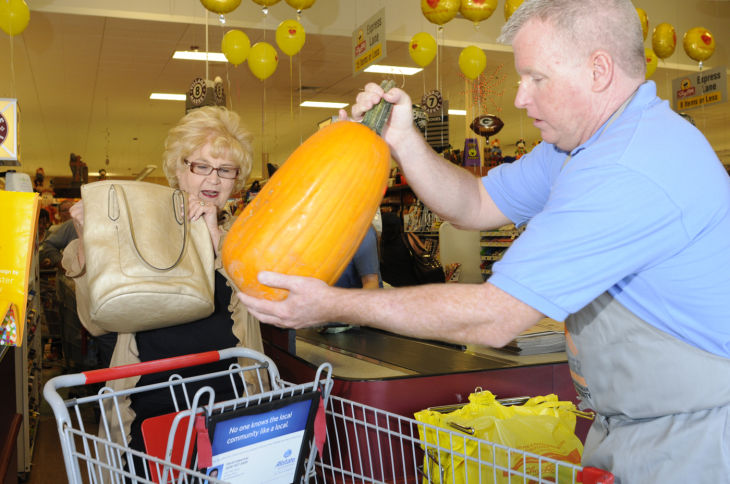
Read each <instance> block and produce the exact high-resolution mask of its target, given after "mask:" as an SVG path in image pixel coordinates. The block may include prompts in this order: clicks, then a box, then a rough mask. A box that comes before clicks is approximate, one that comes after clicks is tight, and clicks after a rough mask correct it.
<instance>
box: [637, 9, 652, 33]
mask: <svg viewBox="0 0 730 484" xmlns="http://www.w3.org/2000/svg"><path fill="white" fill-rule="evenodd" d="M636 13H638V14H639V21H640V22H641V33H642V34H643V35H644V40H646V36H647V35H648V34H649V17H647V16H646V11H645V10H644V9H643V8H639V7H636Z"/></svg>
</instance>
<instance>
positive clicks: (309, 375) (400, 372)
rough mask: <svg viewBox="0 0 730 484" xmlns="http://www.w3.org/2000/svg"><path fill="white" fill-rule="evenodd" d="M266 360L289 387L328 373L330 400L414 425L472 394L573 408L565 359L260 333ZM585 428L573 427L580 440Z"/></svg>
mask: <svg viewBox="0 0 730 484" xmlns="http://www.w3.org/2000/svg"><path fill="white" fill-rule="evenodd" d="M261 332H262V336H263V339H264V348H265V352H266V354H267V355H268V356H269V357H270V358H272V359H273V360H274V361H275V362H276V364H277V367H278V369H279V372H280V374H281V376H282V378H283V379H284V380H286V381H290V382H295V383H304V382H307V381H311V380H313V379H314V375H315V372H316V369H317V367H318V365H320V364H321V363H323V362H329V363H331V364H332V366H333V379H334V387H333V390H332V392H333V394H334V395H337V396H340V397H343V398H347V399H350V400H354V401H357V402H360V403H363V404H365V405H369V406H372V407H375V408H378V409H382V410H386V411H389V412H392V413H395V414H398V415H403V416H405V417H409V418H412V417H413V414H414V413H415V412H417V411H419V410H422V409H424V408H428V407H432V406H440V405H452V404H459V403H465V402H467V401H468V397H469V394H470V393H472V392H473V391H474V390H475V389H476V388H481V389H484V390H489V391H491V392H492V393H493V394H495V395H496V396H497V397H498V398H509V397H520V396H536V395H546V394H550V393H555V394H557V395H558V397H559V398H560V399H561V400H570V401H573V402H575V403H577V395H576V393H575V389H574V387H573V382H572V379H571V377H570V371H569V369H568V363H567V357H566V354H565V353H564V352H560V353H547V354H541V355H530V356H519V355H514V354H510V353H508V352H505V351H501V350H498V349H493V348H483V347H475V346H466V347H463V346H455V345H450V344H446V343H440V342H434V341H424V340H418V339H413V338H408V337H404V336H400V335H396V334H392V333H388V332H384V331H380V330H375V329H371V328H353V329H350V330H349V331H346V332H343V333H335V334H328V333H324V334H321V333H319V332H318V331H317V330H316V329H305V330H298V331H294V330H283V329H279V328H275V327H273V326H268V325H261ZM589 427H590V422H589V421H587V420H584V419H578V424H577V427H576V434H577V435H578V436H579V437H580V438H581V440H585V436H586V434H587V432H588V428H589Z"/></svg>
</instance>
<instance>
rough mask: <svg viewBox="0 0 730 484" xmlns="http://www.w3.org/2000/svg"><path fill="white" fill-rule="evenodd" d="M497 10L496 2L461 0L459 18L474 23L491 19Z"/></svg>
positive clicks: (492, 0)
mask: <svg viewBox="0 0 730 484" xmlns="http://www.w3.org/2000/svg"><path fill="white" fill-rule="evenodd" d="M496 8H497V0H461V7H460V8H459V12H461V16H462V17H464V18H465V19H467V20H471V21H472V22H474V23H477V22H481V21H482V20H486V19H488V18H489V17H491V15H492V13H494V10H496Z"/></svg>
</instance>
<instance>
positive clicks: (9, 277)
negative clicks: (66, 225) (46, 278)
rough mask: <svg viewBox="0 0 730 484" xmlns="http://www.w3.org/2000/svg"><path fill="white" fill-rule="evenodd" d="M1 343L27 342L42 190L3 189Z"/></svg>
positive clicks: (0, 208)
mask: <svg viewBox="0 0 730 484" xmlns="http://www.w3.org/2000/svg"><path fill="white" fill-rule="evenodd" d="M0 213H2V216H1V217H0V321H1V323H0V345H6V346H20V345H21V344H22V343H23V329H24V325H25V307H26V305H27V300H28V280H29V277H30V265H31V260H32V254H33V247H34V244H35V240H36V237H35V230H36V225H37V222H38V194H37V193H25V192H6V191H0Z"/></svg>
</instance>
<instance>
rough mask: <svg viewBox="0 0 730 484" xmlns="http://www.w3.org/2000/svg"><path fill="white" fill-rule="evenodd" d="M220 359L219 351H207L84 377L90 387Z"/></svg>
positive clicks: (95, 371) (107, 369) (110, 369)
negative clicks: (94, 384) (95, 384)
mask: <svg viewBox="0 0 730 484" xmlns="http://www.w3.org/2000/svg"><path fill="white" fill-rule="evenodd" d="M220 359H221V357H220V353H219V352H218V351H206V352H204V353H196V354H193V355H184V356H175V357H173V358H164V359H161V360H154V361H145V362H144V363H133V364H131V365H123V366H113V367H111V368H102V369H100V370H90V371H85V372H83V373H82V375H84V376H85V377H86V382H85V384H86V385H89V384H93V383H102V382H105V381H109V380H118V379H120V378H129V377H131V376H141V375H149V374H150V373H158V372H162V371H169V370H177V369H178V368H187V367H189V366H196V365H204V364H206V363H213V362H216V361H220Z"/></svg>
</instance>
